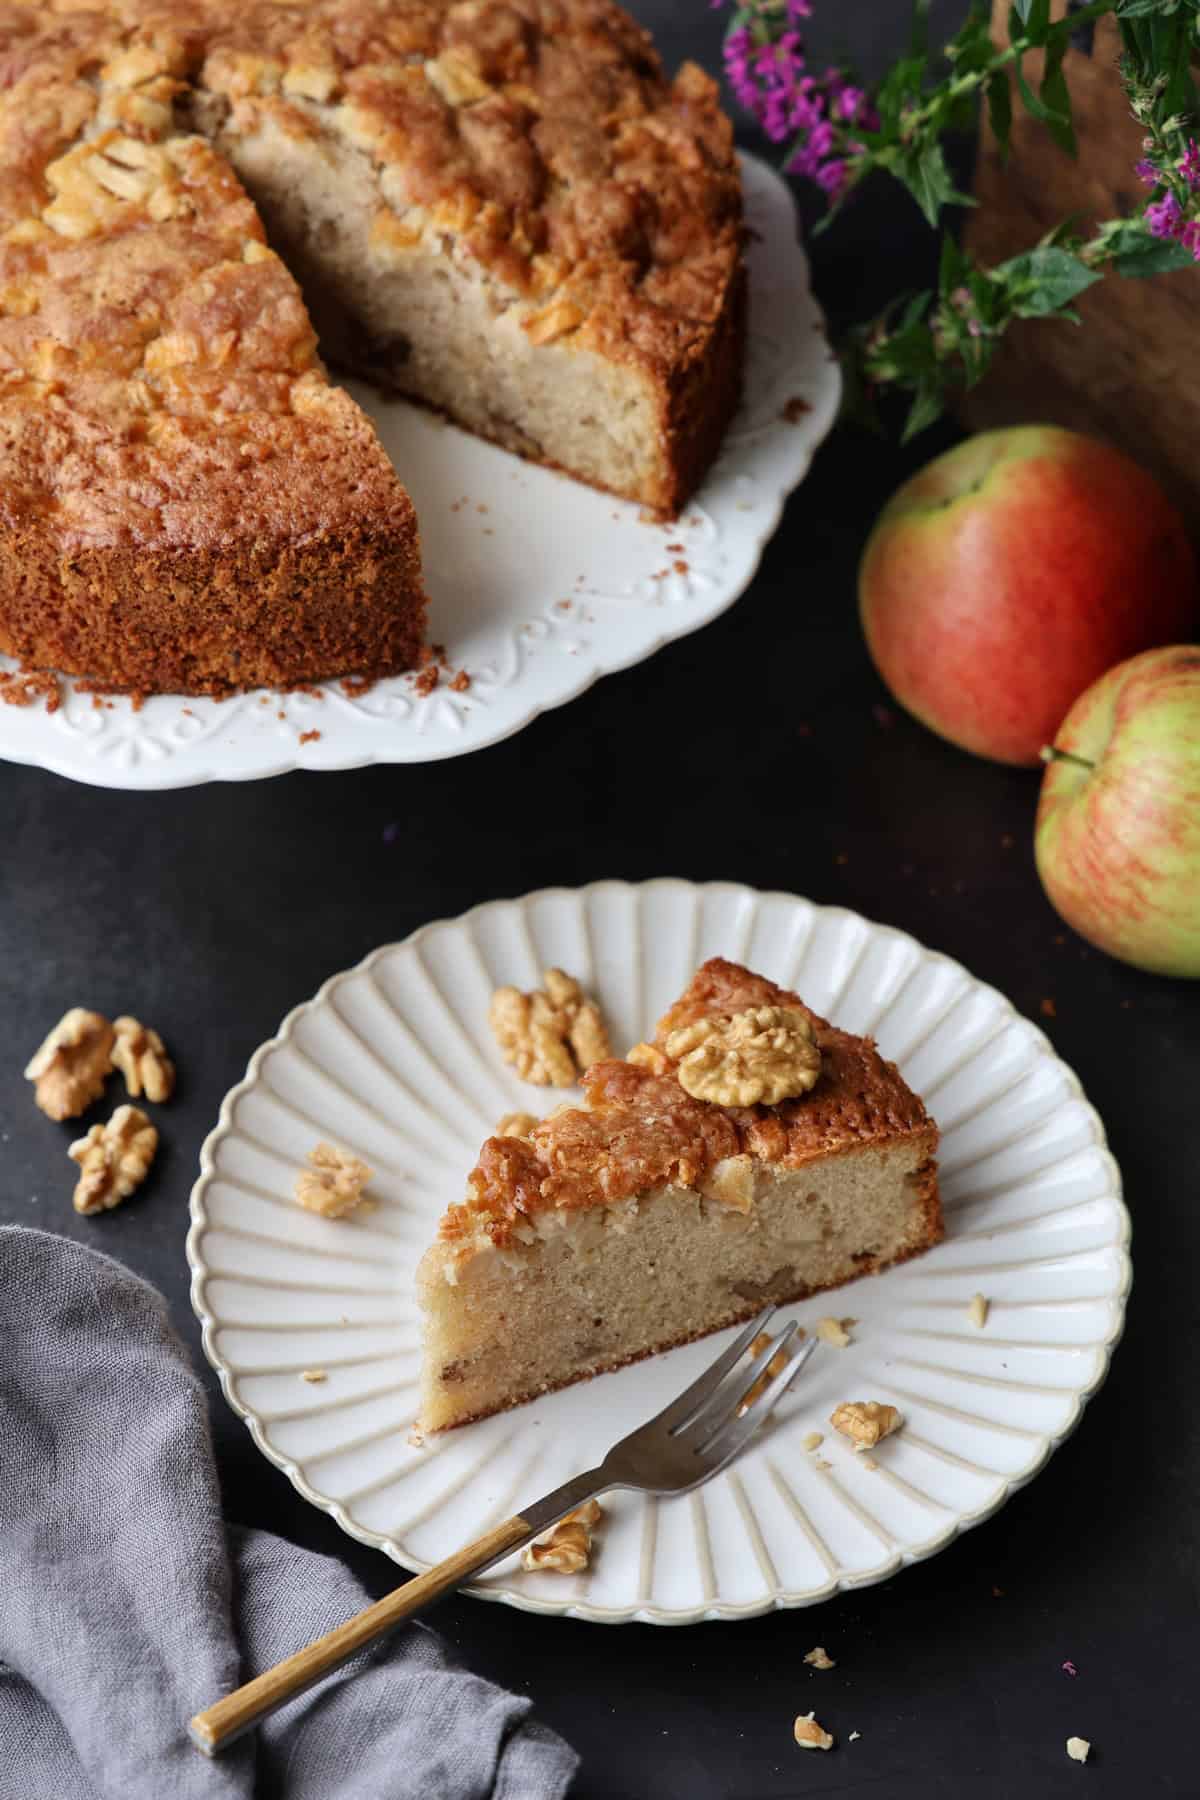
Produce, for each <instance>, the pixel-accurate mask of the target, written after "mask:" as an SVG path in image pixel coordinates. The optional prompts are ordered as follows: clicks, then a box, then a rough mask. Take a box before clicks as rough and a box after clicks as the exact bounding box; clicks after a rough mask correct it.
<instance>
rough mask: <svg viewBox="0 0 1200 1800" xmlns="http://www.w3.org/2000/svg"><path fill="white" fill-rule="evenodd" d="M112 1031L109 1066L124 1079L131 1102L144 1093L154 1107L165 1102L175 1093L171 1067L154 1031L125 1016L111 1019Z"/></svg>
mask: <svg viewBox="0 0 1200 1800" xmlns="http://www.w3.org/2000/svg"><path fill="white" fill-rule="evenodd" d="M113 1030H114V1032H115V1033H116V1042H115V1043H114V1045H113V1053H112V1059H113V1067H114V1068H117V1069H120V1071H121V1073H122V1075H123V1076H124V1077H125V1086H126V1087H127V1088H128V1089H129V1093H130V1097H131V1099H134V1100H139V1099H140V1098H141V1096H142V1095H143V1094H145V1096H146V1098H147V1100H152V1101H153V1102H154V1104H155V1105H156V1106H159V1105H161V1103H162V1102H163V1101H164V1100H169V1099H170V1098H171V1095H172V1094H173V1093H174V1091H175V1064H174V1063H173V1062H172V1061H171V1059H170V1057H169V1056H168V1055H167V1052H166V1048H165V1046H164V1044H163V1041H162V1039H161V1038H160V1037H159V1035H158V1033H157V1031H151V1030H150V1027H149V1026H148V1025H142V1024H140V1023H139V1022H138V1020H137V1019H131V1018H130V1017H129V1015H128V1014H127V1013H126V1014H122V1016H121V1017H120V1018H119V1019H114V1020H113Z"/></svg>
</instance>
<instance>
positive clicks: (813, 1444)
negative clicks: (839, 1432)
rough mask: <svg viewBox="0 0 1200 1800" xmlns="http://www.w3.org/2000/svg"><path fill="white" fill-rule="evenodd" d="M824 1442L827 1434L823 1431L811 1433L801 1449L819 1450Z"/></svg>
mask: <svg viewBox="0 0 1200 1800" xmlns="http://www.w3.org/2000/svg"><path fill="white" fill-rule="evenodd" d="M824 1442H825V1434H824V1432H823V1431H810V1432H809V1434H808V1436H807V1437H806V1438H805V1439H804V1441H803V1444H802V1446H801V1448H802V1449H804V1450H819V1449H820V1448H821V1445H822V1444H823V1443H824Z"/></svg>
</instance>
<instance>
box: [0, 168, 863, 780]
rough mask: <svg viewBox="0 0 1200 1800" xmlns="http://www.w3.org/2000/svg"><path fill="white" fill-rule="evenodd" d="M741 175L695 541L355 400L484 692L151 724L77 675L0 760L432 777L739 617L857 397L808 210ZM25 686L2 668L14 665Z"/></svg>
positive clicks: (233, 775) (13, 722)
mask: <svg viewBox="0 0 1200 1800" xmlns="http://www.w3.org/2000/svg"><path fill="white" fill-rule="evenodd" d="M743 168H744V174H745V188H746V212H747V220H748V223H749V224H750V226H751V237H750V242H749V247H748V252H747V255H748V262H749V267H750V323H749V336H748V353H747V369H746V396H745V400H744V402H743V405H742V407H741V410H740V411H739V413H738V414H737V416H736V418H735V419H734V422H733V424H732V426H731V427H730V430H729V432H728V433H727V435H726V438H725V443H724V445H723V447H722V451H721V455H720V458H719V460H718V462H717V463H716V464H715V465H714V467H713V469H712V471H711V473H710V474H709V476H708V479H707V480H706V482H705V484H704V486H703V488H702V489H701V491H700V492H699V493H698V494H697V495H696V497H695V499H694V501H693V502H692V503H691V504H690V505H689V506H688V508H687V510H686V511H685V513H684V514H683V516H682V518H680V519H679V520H678V521H677V522H676V523H675V524H673V525H657V524H653V523H649V522H647V521H646V520H644V519H643V518H642V517H641V513H640V509H639V508H638V507H637V506H634V505H631V504H630V503H628V502H626V501H621V500H615V499H613V498H612V497H611V496H610V495H607V494H599V493H596V492H594V491H593V490H592V489H590V488H586V487H583V486H581V485H580V484H579V483H578V482H573V481H570V480H568V479H567V478H566V477H565V476H562V475H558V474H555V473H554V472H553V471H551V470H546V469H539V468H535V467H533V466H531V465H530V464H528V463H524V462H521V461H520V460H519V459H518V458H516V457H514V456H510V455H507V454H506V453H505V452H504V451H502V450H498V449H497V448H496V447H495V446H494V445H491V444H485V443H484V442H483V441H482V440H481V439H479V438H475V437H471V436H470V435H469V434H468V433H466V432H463V431H459V430H457V429H455V428H454V427H453V426H450V425H447V424H446V423H445V422H444V421H442V420H441V419H438V418H436V417H434V416H433V415H432V414H430V413H427V412H425V411H423V410H422V409H421V408H420V407H416V406H409V405H406V404H405V403H404V402H402V401H394V400H393V401H387V400H383V399H381V398H380V397H379V396H378V395H377V394H375V393H373V392H372V390H371V389H370V388H367V387H364V386H361V385H359V384H357V383H350V384H349V385H350V388H351V391H352V393H353V394H354V396H355V398H356V399H357V400H358V401H359V403H360V405H362V406H363V407H364V408H365V410H366V411H367V412H368V413H369V414H370V415H371V418H372V419H373V420H374V422H375V425H376V427H377V429H378V431H379V434H380V436H381V438H382V440H383V443H384V445H385V446H386V448H387V450H388V453H389V455H390V456H391V457H392V460H393V462H394V463H395V465H396V468H397V470H398V471H399V473H400V476H401V478H402V479H403V481H404V483H405V485H406V486H407V487H408V489H409V491H410V493H411V494H412V497H413V500H414V501H415V503H416V507H417V514H418V517H419V519H420V524H421V540H422V546H423V554H424V560H425V573H426V586H427V588H428V591H429V595H430V602H431V605H430V621H429V638H430V641H431V642H435V643H439V644H444V645H445V647H446V653H447V658H448V660H449V662H450V664H451V666H452V668H453V669H454V670H456V671H457V670H459V669H465V670H466V672H467V674H468V676H469V677H470V683H471V685H470V688H469V690H468V691H466V692H464V693H453V692H451V691H450V688H449V686H448V681H447V680H446V679H445V678H444V679H443V682H442V684H441V685H440V686H439V687H438V688H437V689H435V690H434V692H433V693H431V694H428V695H425V696H422V695H419V694H418V693H417V692H416V691H415V689H414V685H413V678H412V677H411V676H396V677H393V678H391V679H389V680H386V681H379V682H376V683H375V684H374V686H373V687H371V688H370V689H369V690H368V691H367V692H366V693H362V694H357V695H350V694H347V693H346V692H345V691H344V689H343V688H342V686H341V684H340V683H339V682H326V683H324V684H323V685H322V686H321V687H320V688H319V689H315V690H312V691H309V692H305V693H292V694H277V693H273V692H272V693H267V692H265V691H263V690H258V691H256V692H254V693H249V694H242V695H237V696H235V697H234V698H232V699H229V700H223V701H215V700H203V699H188V698H184V697H182V696H179V695H157V696H155V697H154V698H152V699H149V700H147V701H146V703H145V704H144V705H143V706H142V707H141V709H140V710H139V711H135V710H134V709H133V706H132V705H131V703H130V701H129V700H128V699H124V698H117V697H114V698H113V699H112V700H111V701H110V702H109V703H108V704H107V705H106V704H104V703H102V702H100V701H97V700H94V698H93V696H92V695H91V694H88V693H79V692H77V691H76V689H75V686H74V684H73V683H72V682H71V681H70V680H69V679H65V678H64V679H61V680H60V682H59V688H60V694H61V701H62V703H61V705H60V707H59V710H58V711H57V712H55V713H47V712H46V711H45V710H44V708H43V706H42V705H41V703H40V702H35V703H34V704H33V705H32V706H29V707H26V708H17V707H13V706H3V705H0V757H3V758H7V759H8V760H9V761H12V762H23V763H34V764H37V765H39V766H40V767H42V768H44V769H49V770H52V771H53V772H54V773H55V774H59V775H68V776H72V777H73V778H74V779H75V780H77V781H86V782H93V783H96V784H97V785H99V786H103V787H114V788H142V789H151V788H171V787H187V786H191V785H192V784H194V783H196V782H201V781H245V780H252V779H255V778H257V777H261V776H266V775H280V774H283V773H285V772H286V771H287V770H289V769H297V768H306V769H351V768H359V767H362V766H363V765H364V764H368V763H380V762H383V763H413V762H433V761H435V760H438V759H440V758H442V757H447V756H462V755H464V754H465V753H466V752H467V751H469V750H479V749H481V748H482V747H483V746H484V745H485V744H494V743H496V742H498V741H499V740H500V739H501V738H505V737H509V736H511V734H512V733H513V732H515V731H520V730H521V729H522V727H524V726H526V725H529V724H531V723H532V721H533V720H534V719H536V718H537V717H538V715H539V714H540V713H543V712H545V711H547V710H548V709H549V708H550V707H553V706H561V705H562V704H563V703H564V702H565V701H568V700H573V699H574V698H575V696H576V695H577V694H581V693H582V692H583V691H584V689H585V688H588V687H590V686H591V685H592V683H593V682H594V681H595V680H597V678H598V677H599V676H601V675H608V674H612V673H614V672H615V671H617V670H620V669H626V668H629V667H630V666H631V665H632V664H634V663H637V662H641V661H643V660H644V659H645V658H646V657H647V656H650V655H651V654H652V653H653V652H654V651H655V650H657V649H659V648H660V647H661V646H662V645H663V644H666V643H669V642H670V641H671V640H672V639H674V638H678V637H683V636H685V635H686V634H687V633H688V632H691V631H695V630H697V629H698V628H699V627H700V626H701V625H707V624H708V623H709V621H710V620H712V619H715V618H716V617H717V615H718V614H719V613H722V612H724V611H725V609H726V608H727V607H729V606H731V605H732V604H733V602H734V601H735V600H736V599H737V598H738V596H739V595H740V594H742V593H743V592H744V591H745V589H746V587H747V586H748V585H749V583H750V581H751V579H752V577H753V575H754V571H755V569H756V568H757V566H758V561H759V558H760V556H761V555H762V551H763V547H764V545H765V544H766V542H767V540H768V539H769V537H770V536H771V533H772V532H773V531H774V529H775V527H776V525H777V524H778V523H779V519H780V515H781V514H782V511H783V505H784V501H785V500H786V499H787V496H788V494H789V493H790V492H791V491H792V489H793V488H795V487H796V486H797V484H798V483H799V482H800V481H801V480H803V478H804V475H805V473H806V471H807V469H808V466H809V464H810V463H811V461H812V457H813V453H814V451H815V450H816V448H817V446H818V445H819V444H820V442H821V440H822V438H823V437H824V436H825V434H826V433H827V432H828V430H829V428H830V426H831V425H832V423H833V419H834V416H835V414H836V412H837V407H838V402H839V399H840V395H841V381H840V376H839V372H838V367H837V363H836V361H835V360H834V358H833V356H832V353H831V351H830V349H829V345H828V343H827V341H826V338H825V332H824V321H823V318H822V315H821V312H820V309H819V308H818V306H817V303H816V301H815V300H814V299H813V297H812V294H811V292H810V290H809V284H808V264H807V261H806V259H805V256H804V252H803V250H802V249H801V248H800V245H799V242H798V240H797V225H796V215H795V211H794V207H793V203H792V198H791V195H790V193H789V192H788V189H787V188H786V186H785V185H784V183H783V182H782V181H781V180H780V178H779V177H778V175H776V174H775V173H774V172H773V171H772V170H771V169H769V168H768V167H767V166H766V164H765V163H761V162H758V161H755V160H754V159H753V158H745V159H743ZM791 402H795V404H794V405H790V406H789V403H791ZM785 409H787V416H785ZM15 667H16V664H15V663H14V662H13V661H12V659H11V658H7V657H2V656H0V668H7V669H15ZM309 734H313V735H309Z"/></svg>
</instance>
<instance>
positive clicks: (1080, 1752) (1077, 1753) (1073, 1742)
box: [1067, 1737, 1092, 1762]
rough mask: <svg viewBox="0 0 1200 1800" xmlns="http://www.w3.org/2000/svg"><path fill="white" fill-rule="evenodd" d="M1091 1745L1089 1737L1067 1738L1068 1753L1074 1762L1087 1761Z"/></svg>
mask: <svg viewBox="0 0 1200 1800" xmlns="http://www.w3.org/2000/svg"><path fill="white" fill-rule="evenodd" d="M1091 1747H1092V1746H1091V1744H1090V1742H1089V1741H1088V1739H1087V1738H1081V1737H1069V1738H1068V1739H1067V1755H1068V1756H1069V1757H1070V1758H1071V1761H1072V1762H1086V1761H1087V1759H1088V1752H1089V1750H1090V1749H1091Z"/></svg>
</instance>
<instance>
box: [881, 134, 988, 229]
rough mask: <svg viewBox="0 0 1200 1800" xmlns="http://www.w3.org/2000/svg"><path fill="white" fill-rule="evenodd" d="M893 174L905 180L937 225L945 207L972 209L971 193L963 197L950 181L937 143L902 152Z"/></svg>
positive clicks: (900, 179) (918, 203)
mask: <svg viewBox="0 0 1200 1800" xmlns="http://www.w3.org/2000/svg"><path fill="white" fill-rule="evenodd" d="M892 173H893V174H894V175H895V176H896V179H897V180H898V181H902V182H903V183H904V185H905V187H906V188H907V189H908V191H909V193H910V194H911V195H912V197H913V199H914V200H915V201H916V203H917V205H918V206H919V207H920V208H921V211H922V212H923V213H924V214H925V217H926V219H927V220H928V221H929V223H930V224H931V225H933V226H936V225H937V222H938V214H939V213H940V212H941V209H942V207H943V206H973V205H974V204H975V202H974V200H973V199H972V197H971V195H970V194H960V193H959V191H958V189H957V188H956V187H955V185H954V183H953V181H952V180H951V178H950V171H949V169H948V168H947V167H946V158H945V157H944V156H943V154H942V147H941V145H940V144H938V143H932V144H924V145H921V146H919V147H918V146H916V145H913V146H912V147H911V148H907V149H904V150H901V151H900V153H899V155H898V156H897V158H896V160H895V162H894V163H893V164H892Z"/></svg>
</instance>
